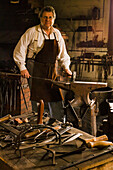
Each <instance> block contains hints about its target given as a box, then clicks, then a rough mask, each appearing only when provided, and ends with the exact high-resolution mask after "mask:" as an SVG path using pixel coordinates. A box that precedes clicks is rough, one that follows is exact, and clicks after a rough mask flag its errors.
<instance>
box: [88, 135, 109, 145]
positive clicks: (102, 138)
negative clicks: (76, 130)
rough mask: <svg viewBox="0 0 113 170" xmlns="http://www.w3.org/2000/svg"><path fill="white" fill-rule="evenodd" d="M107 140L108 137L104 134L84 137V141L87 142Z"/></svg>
mask: <svg viewBox="0 0 113 170" xmlns="http://www.w3.org/2000/svg"><path fill="white" fill-rule="evenodd" d="M107 140H108V137H107V136H106V135H102V136H99V137H94V138H92V139H85V142H86V143H89V142H95V141H107Z"/></svg>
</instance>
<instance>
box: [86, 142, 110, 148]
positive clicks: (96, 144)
mask: <svg viewBox="0 0 113 170" xmlns="http://www.w3.org/2000/svg"><path fill="white" fill-rule="evenodd" d="M110 145H112V146H113V143H112V142H110V141H96V142H89V143H88V144H87V146H88V147H89V148H104V147H107V146H110Z"/></svg>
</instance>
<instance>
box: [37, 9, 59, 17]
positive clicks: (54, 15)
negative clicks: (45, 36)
mask: <svg viewBox="0 0 113 170" xmlns="http://www.w3.org/2000/svg"><path fill="white" fill-rule="evenodd" d="M44 11H46V12H52V13H53V18H54V19H55V18H56V13H55V9H54V8H53V7H52V6H46V7H44V8H42V9H41V11H40V12H39V18H41V17H42V14H43V12H44Z"/></svg>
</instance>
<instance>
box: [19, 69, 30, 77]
mask: <svg viewBox="0 0 113 170" xmlns="http://www.w3.org/2000/svg"><path fill="white" fill-rule="evenodd" d="M20 74H21V76H22V77H24V78H29V77H31V75H30V74H29V72H28V70H27V69H26V70H22V71H21V72H20Z"/></svg>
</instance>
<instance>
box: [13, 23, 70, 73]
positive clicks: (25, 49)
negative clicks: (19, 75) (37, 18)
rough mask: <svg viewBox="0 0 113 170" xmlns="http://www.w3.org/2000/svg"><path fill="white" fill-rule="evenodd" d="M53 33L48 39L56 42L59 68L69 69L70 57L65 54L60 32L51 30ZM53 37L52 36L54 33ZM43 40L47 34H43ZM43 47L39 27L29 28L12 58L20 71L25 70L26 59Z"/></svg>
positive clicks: (54, 29)
mask: <svg viewBox="0 0 113 170" xmlns="http://www.w3.org/2000/svg"><path fill="white" fill-rule="evenodd" d="M52 30H53V31H52V32H51V34H50V39H55V36H56V40H57V41H58V45H59V49H60V52H59V54H58V56H57V60H59V61H60V63H61V66H62V67H63V68H64V69H69V65H70V56H69V55H68V54H67V51H66V47H65V42H64V39H63V37H62V35H61V33H60V31H59V30H58V29H56V28H53V29H52ZM53 32H54V33H55V36H54V33H53ZM44 34H45V38H46V39H49V37H48V36H47V34H46V33H45V32H44ZM43 45H44V36H43V34H42V30H41V28H40V25H37V26H34V27H31V28H29V29H28V30H27V31H26V32H25V33H24V34H23V35H22V36H21V38H20V40H19V42H18V43H17V45H16V47H15V49H14V53H13V58H14V61H15V63H16V64H17V66H18V67H19V69H20V71H22V70H25V69H26V57H27V58H32V56H33V54H34V52H36V53H38V52H39V51H40V50H41V49H42V47H43Z"/></svg>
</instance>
